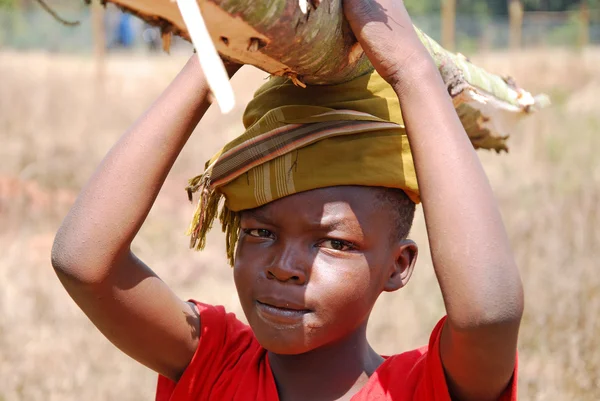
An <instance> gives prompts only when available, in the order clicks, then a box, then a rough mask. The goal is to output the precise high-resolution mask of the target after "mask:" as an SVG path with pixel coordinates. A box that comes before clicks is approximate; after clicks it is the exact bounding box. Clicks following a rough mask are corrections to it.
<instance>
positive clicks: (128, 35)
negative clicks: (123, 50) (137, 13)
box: [117, 13, 134, 47]
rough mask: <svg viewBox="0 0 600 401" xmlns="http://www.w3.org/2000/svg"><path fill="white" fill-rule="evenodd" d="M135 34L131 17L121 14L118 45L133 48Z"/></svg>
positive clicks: (118, 26) (118, 27)
mask: <svg viewBox="0 0 600 401" xmlns="http://www.w3.org/2000/svg"><path fill="white" fill-rule="evenodd" d="M133 41H134V32H133V27H132V26H131V15H130V14H125V13H123V14H121V17H120V19H119V24H118V25H117V43H118V44H119V45H121V46H123V47H131V46H133Z"/></svg>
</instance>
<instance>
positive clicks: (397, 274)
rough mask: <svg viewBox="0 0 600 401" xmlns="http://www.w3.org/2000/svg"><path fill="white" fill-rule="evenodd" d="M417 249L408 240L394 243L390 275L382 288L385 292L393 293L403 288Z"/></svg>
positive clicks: (414, 244) (412, 242) (410, 271)
mask: <svg viewBox="0 0 600 401" xmlns="http://www.w3.org/2000/svg"><path fill="white" fill-rule="evenodd" d="M418 254H419V248H418V247H417V244H416V243H415V242H414V241H412V240H409V239H405V240H402V241H399V242H398V243H396V248H395V249H394V263H393V266H392V268H391V269H390V275H389V277H388V280H387V282H386V283H385V286H384V288H383V290H384V291H386V292H393V291H396V290H399V289H400V288H402V287H404V286H405V285H406V284H407V283H408V280H410V277H411V276H412V272H413V269H414V267H415V263H416V262H417V255H418Z"/></svg>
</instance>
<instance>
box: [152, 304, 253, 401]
mask: <svg viewBox="0 0 600 401" xmlns="http://www.w3.org/2000/svg"><path fill="white" fill-rule="evenodd" d="M193 302H194V303H195V304H196V306H197V307H198V311H199V313H200V340H199V341H198V348H197V349H196V352H195V354H194V356H193V357H192V360H191V362H190V364H189V365H188V367H187V368H186V370H185V371H184V373H183V375H182V376H181V378H180V379H179V381H178V382H174V381H172V380H170V379H168V378H166V377H164V376H160V375H159V378H158V385H157V389H156V401H179V400H189V399H194V400H196V399H198V400H199V399H203V397H202V396H201V395H202V394H203V395H208V394H211V393H212V392H213V390H214V387H215V386H217V385H218V383H219V382H222V380H219V379H223V377H224V376H227V374H228V372H227V371H228V369H230V367H231V366H233V365H235V363H236V362H237V360H238V359H239V357H240V355H241V354H242V353H244V352H245V351H246V350H247V349H248V348H249V347H251V346H252V338H253V337H252V332H251V331H250V328H249V327H248V326H246V325H245V324H243V323H242V322H240V321H239V320H238V319H237V318H236V317H235V315H234V314H233V313H226V312H225V308H223V307H222V306H212V305H206V304H202V303H199V302H196V301H193ZM204 398H205V397H204Z"/></svg>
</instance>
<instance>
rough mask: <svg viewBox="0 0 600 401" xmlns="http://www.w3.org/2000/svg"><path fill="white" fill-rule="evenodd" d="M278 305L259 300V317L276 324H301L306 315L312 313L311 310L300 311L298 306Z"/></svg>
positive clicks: (257, 307)
mask: <svg viewBox="0 0 600 401" xmlns="http://www.w3.org/2000/svg"><path fill="white" fill-rule="evenodd" d="M276 305H277V306H275V305H272V304H269V303H265V302H261V301H258V300H257V301H256V309H257V310H258V314H259V316H260V317H261V318H262V319H264V320H267V321H270V322H274V323H280V324H281V323H284V324H286V323H287V324H293V323H299V321H301V320H302V319H303V318H304V316H305V315H306V314H308V313H310V312H311V311H310V310H309V309H300V307H299V306H297V305H289V304H286V303H276ZM284 305H285V306H284Z"/></svg>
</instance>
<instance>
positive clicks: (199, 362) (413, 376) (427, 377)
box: [156, 303, 517, 401]
mask: <svg viewBox="0 0 600 401" xmlns="http://www.w3.org/2000/svg"><path fill="white" fill-rule="evenodd" d="M197 305H198V309H199V311H200V316H201V317H200V319H201V326H202V327H201V332H202V333H201V336H200V341H199V344H198V349H197V350H196V354H195V355H194V357H193V358H192V361H191V362H190V364H189V366H188V367H187V369H186V371H185V372H184V373H183V375H182V376H181V379H179V381H178V382H177V383H175V382H173V381H171V380H169V379H167V378H165V377H162V376H160V377H159V380H158V388H157V391H156V401H204V400H219V401H221V400H223V401H225V400H236V401H249V400H260V401H277V400H278V395H277V388H276V386H275V380H274V378H273V374H272V372H271V367H270V366H269V358H267V351H266V350H265V349H264V348H263V347H261V346H260V344H259V343H258V341H257V340H256V338H255V337H254V334H253V333H252V330H251V329H250V327H249V326H247V325H245V324H244V323H242V322H240V321H239V320H238V319H237V318H236V317H235V315H234V314H233V313H225V309H224V308H223V307H222V306H210V305H205V304H201V303H197ZM444 321H445V318H444V319H442V320H441V321H440V322H439V323H438V324H437V325H436V326H435V328H434V329H433V332H432V333H431V338H430V340H429V347H423V348H419V349H416V350H413V351H408V352H405V353H403V354H398V355H394V356H391V357H389V358H387V359H386V360H385V361H384V362H383V363H382V364H381V366H380V367H379V368H378V369H377V370H376V371H375V373H373V375H372V376H371V377H370V378H369V381H368V382H367V383H366V384H365V386H364V387H363V388H362V389H361V390H360V391H359V392H358V393H357V394H356V395H355V396H354V397H353V398H352V401H367V400H369V401H372V400H380V401H392V400H393V401H417V400H418V401H451V400H450V396H449V394H448V386H447V385H446V378H445V376H444V369H443V367H442V361H441V358H440V333H441V331H442V326H443V323H444ZM516 383H517V369H516V367H515V374H514V377H513V380H512V384H511V385H510V386H509V387H508V388H507V389H506V391H505V393H504V394H503V395H502V397H501V398H500V401H516V399H517V385H516Z"/></svg>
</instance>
